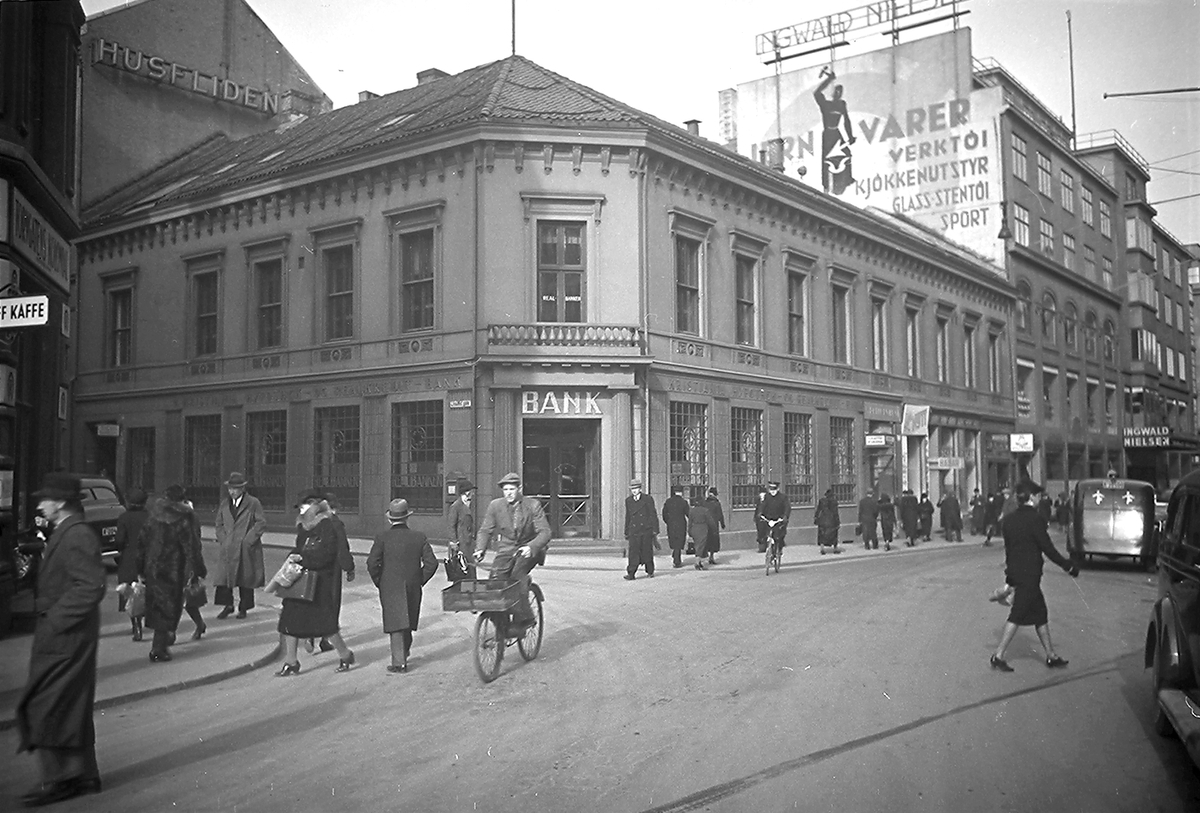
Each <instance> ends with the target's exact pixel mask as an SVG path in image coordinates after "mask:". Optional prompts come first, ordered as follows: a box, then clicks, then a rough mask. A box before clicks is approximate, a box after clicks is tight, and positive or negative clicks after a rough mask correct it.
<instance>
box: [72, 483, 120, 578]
mask: <svg viewBox="0 0 1200 813" xmlns="http://www.w3.org/2000/svg"><path fill="white" fill-rule="evenodd" d="M79 487H80V490H81V491H82V492H83V500H82V502H83V519H84V521H85V522H86V523H87V524H88V525H91V526H92V528H93V529H94V530H95V531H96V533H98V534H100V544H101V546H102V547H101V550H100V552H101V554H102V555H103V556H104V557H105V558H106V559H111V560H112V562H113V563H114V564H115V563H116V561H117V559H118V558H120V552H119V551H118V550H117V549H116V547H115V543H116V539H117V519H118V518H119V517H120V516H121V514H124V513H125V505H124V504H123V503H122V502H121V495H120V493H119V492H118V491H117V487H116V486H115V485H113V482H112V481H111V480H108V479H105V478H103V477H81V478H80V480H79Z"/></svg>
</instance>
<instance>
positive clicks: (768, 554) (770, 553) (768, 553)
mask: <svg viewBox="0 0 1200 813" xmlns="http://www.w3.org/2000/svg"><path fill="white" fill-rule="evenodd" d="M774 553H775V550H774V549H773V548H772V546H771V544H770V543H768V544H767V575H768V576H770V575H771V560H772V559H774V558H775V557H774V556H773V555H772V554H774Z"/></svg>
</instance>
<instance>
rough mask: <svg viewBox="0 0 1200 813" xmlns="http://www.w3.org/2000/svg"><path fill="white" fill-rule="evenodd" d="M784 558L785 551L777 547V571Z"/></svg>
mask: <svg viewBox="0 0 1200 813" xmlns="http://www.w3.org/2000/svg"><path fill="white" fill-rule="evenodd" d="M782 559H783V551H782V550H780V549H779V548H776V549H775V572H776V573H778V572H779V562H780V561H781V560H782Z"/></svg>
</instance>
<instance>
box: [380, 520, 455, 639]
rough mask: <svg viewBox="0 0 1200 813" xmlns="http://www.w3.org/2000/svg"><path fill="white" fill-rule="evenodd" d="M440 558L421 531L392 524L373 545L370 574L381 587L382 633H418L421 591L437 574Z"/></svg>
mask: <svg viewBox="0 0 1200 813" xmlns="http://www.w3.org/2000/svg"><path fill="white" fill-rule="evenodd" d="M437 567H438V563H437V559H436V558H435V557H434V555H433V548H431V547H430V546H429V540H428V539H426V538H425V534H423V533H421V532H420V531H413V530H410V529H409V528H408V527H407V526H405V525H393V526H392V527H391V528H388V529H387V530H386V531H384V532H383V533H381V534H379V536H377V537H375V542H374V544H372V545H371V552H370V554H368V555H367V573H369V574H370V576H371V581H373V582H375V586H376V587H378V588H379V603H380V604H381V605H382V606H383V631H384V632H388V633H391V632H403V631H405V630H415V629H416V628H417V622H418V621H420V619H421V588H422V587H424V586H425V583H426V582H428V581H429V580H430V579H432V578H433V574H434V573H436V572H437Z"/></svg>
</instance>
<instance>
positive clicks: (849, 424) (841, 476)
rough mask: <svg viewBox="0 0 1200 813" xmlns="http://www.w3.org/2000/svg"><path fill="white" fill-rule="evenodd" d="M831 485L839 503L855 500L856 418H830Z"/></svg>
mask: <svg viewBox="0 0 1200 813" xmlns="http://www.w3.org/2000/svg"><path fill="white" fill-rule="evenodd" d="M829 450H830V457H829V478H830V482H829V487H830V488H832V489H833V496H834V498H835V499H837V501H838V502H839V503H849V502H854V492H855V487H854V472H855V471H856V470H857V469H856V468H855V465H854V419H853V418H830V419H829Z"/></svg>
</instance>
